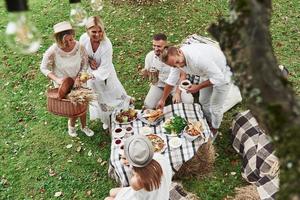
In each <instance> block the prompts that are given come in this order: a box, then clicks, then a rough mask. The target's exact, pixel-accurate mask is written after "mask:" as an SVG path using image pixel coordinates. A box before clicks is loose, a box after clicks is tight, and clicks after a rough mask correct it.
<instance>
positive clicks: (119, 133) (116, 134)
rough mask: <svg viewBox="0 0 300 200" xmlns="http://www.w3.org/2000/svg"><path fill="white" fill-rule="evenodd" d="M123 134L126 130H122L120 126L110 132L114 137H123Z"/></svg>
mask: <svg viewBox="0 0 300 200" xmlns="http://www.w3.org/2000/svg"><path fill="white" fill-rule="evenodd" d="M125 134H126V130H124V129H123V128H121V127H117V128H115V129H114V130H113V132H112V136H113V137H114V138H122V137H124V135H125Z"/></svg>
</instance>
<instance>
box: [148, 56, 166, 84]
mask: <svg viewBox="0 0 300 200" xmlns="http://www.w3.org/2000/svg"><path fill="white" fill-rule="evenodd" d="M150 68H155V69H157V70H158V71H159V74H158V80H159V81H158V83H157V84H156V85H157V86H158V87H164V86H165V81H166V80H167V78H168V76H169V74H170V70H171V66H169V65H167V64H165V63H163V62H162V61H161V60H160V59H159V57H158V56H157V55H155V53H154V51H150V52H149V53H148V54H147V55H146V58H145V69H147V70H149V69H150Z"/></svg>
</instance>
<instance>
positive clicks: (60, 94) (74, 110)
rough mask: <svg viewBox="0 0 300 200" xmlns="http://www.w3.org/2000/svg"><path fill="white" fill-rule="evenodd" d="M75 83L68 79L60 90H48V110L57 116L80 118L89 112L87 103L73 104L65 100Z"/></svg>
mask: <svg viewBox="0 0 300 200" xmlns="http://www.w3.org/2000/svg"><path fill="white" fill-rule="evenodd" d="M73 84H74V81H73V82H72V81H70V78H66V79H65V80H64V81H63V83H62V85H61V86H60V87H59V88H54V89H48V91H47V110H48V111H49V112H51V113H53V114H55V115H59V116H64V117H78V116H81V115H83V114H84V113H85V112H86V110H87V105H88V104H87V103H85V104H73V103H71V101H70V100H68V99H64V97H65V96H66V95H67V93H68V92H70V90H71V88H72V87H73Z"/></svg>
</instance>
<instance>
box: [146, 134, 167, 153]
mask: <svg viewBox="0 0 300 200" xmlns="http://www.w3.org/2000/svg"><path fill="white" fill-rule="evenodd" d="M146 137H147V138H148V139H149V140H150V141H151V143H152V146H153V148H154V152H157V153H162V152H164V151H165V149H166V147H167V145H166V142H165V141H164V140H163V139H162V138H161V137H160V136H158V135H155V134H149V135H146Z"/></svg>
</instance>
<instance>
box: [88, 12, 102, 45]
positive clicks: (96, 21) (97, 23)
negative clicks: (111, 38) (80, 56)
mask: <svg viewBox="0 0 300 200" xmlns="http://www.w3.org/2000/svg"><path fill="white" fill-rule="evenodd" d="M89 20H93V21H92V23H93V24H94V25H92V26H90V27H89V28H87V33H88V35H90V34H89V30H90V29H91V28H93V27H95V26H98V27H99V28H100V29H101V31H102V32H103V38H102V39H101V40H103V39H104V38H105V37H106V33H105V27H104V23H103V21H102V20H101V18H100V17H99V16H92V17H90V19H89Z"/></svg>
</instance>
